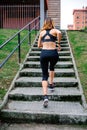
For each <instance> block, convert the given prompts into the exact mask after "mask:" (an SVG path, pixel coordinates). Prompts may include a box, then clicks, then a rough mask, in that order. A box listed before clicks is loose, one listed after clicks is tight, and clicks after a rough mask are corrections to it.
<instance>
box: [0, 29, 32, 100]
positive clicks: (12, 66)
mask: <svg viewBox="0 0 87 130" xmlns="http://www.w3.org/2000/svg"><path fill="white" fill-rule="evenodd" d="M17 31H18V30H11V29H10V30H9V29H0V45H2V44H3V43H4V42H5V41H6V40H7V39H8V38H10V37H11V36H12V35H13V34H15V33H16V32H17ZM27 32H28V30H24V31H23V32H22V33H21V39H23V37H24V36H25V35H26V33H27ZM2 34H3V35H2ZM31 39H32V42H33V40H34V39H35V32H34V31H32V35H31ZM31 44H32V43H31ZM16 46H17V37H16V38H15V39H13V40H12V41H10V42H9V44H8V45H6V46H5V47H4V48H3V49H1V50H0V63H1V62H2V61H3V60H4V59H5V58H6V56H7V55H8V54H9V53H10V52H11V51H12V50H13V49H14V47H16ZM29 49H30V45H29V44H28V38H26V39H25V41H24V42H23V44H22V45H21V62H23V61H24V59H25V56H26V54H27V53H28V51H29ZM18 70H19V64H18V50H16V52H15V53H14V54H13V56H12V57H11V58H10V59H9V60H8V62H7V63H6V64H5V65H4V66H3V67H2V68H1V69H0V100H2V99H3V97H4V95H5V93H6V92H7V90H8V88H9V86H10V84H11V82H12V80H13V78H14V77H15V75H16V73H17V71H18Z"/></svg>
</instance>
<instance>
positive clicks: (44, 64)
mask: <svg viewBox="0 0 87 130" xmlns="http://www.w3.org/2000/svg"><path fill="white" fill-rule="evenodd" d="M58 59H59V55H58V52H57V50H56V49H55V50H44V49H43V50H42V51H41V55H40V63H41V68H42V80H48V77H49V73H48V68H49V69H50V71H54V66H55V65H56V63H57V61H58Z"/></svg>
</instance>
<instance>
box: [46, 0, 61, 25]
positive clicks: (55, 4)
mask: <svg viewBox="0 0 87 130" xmlns="http://www.w3.org/2000/svg"><path fill="white" fill-rule="evenodd" d="M60 4H61V0H48V12H47V16H48V17H51V18H52V19H53V20H54V22H55V26H58V27H60V15H61V14H60V12H61V11H60V7H61V6H60Z"/></svg>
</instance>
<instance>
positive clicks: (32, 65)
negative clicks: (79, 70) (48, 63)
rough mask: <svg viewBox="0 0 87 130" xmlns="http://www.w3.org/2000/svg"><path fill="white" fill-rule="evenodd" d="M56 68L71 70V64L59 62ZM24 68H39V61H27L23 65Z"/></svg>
mask: <svg viewBox="0 0 87 130" xmlns="http://www.w3.org/2000/svg"><path fill="white" fill-rule="evenodd" d="M55 67H56V68H72V67H73V64H72V62H71V61H59V62H58V63H57V64H56V66H55ZM24 68H40V61H36V62H35V61H27V62H25V63H24Z"/></svg>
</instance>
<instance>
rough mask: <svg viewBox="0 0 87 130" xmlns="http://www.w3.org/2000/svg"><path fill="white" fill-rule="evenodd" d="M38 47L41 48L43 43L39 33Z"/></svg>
mask: <svg viewBox="0 0 87 130" xmlns="http://www.w3.org/2000/svg"><path fill="white" fill-rule="evenodd" d="M38 47H39V48H42V47H43V45H42V43H41V34H40V35H39V38H38Z"/></svg>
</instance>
